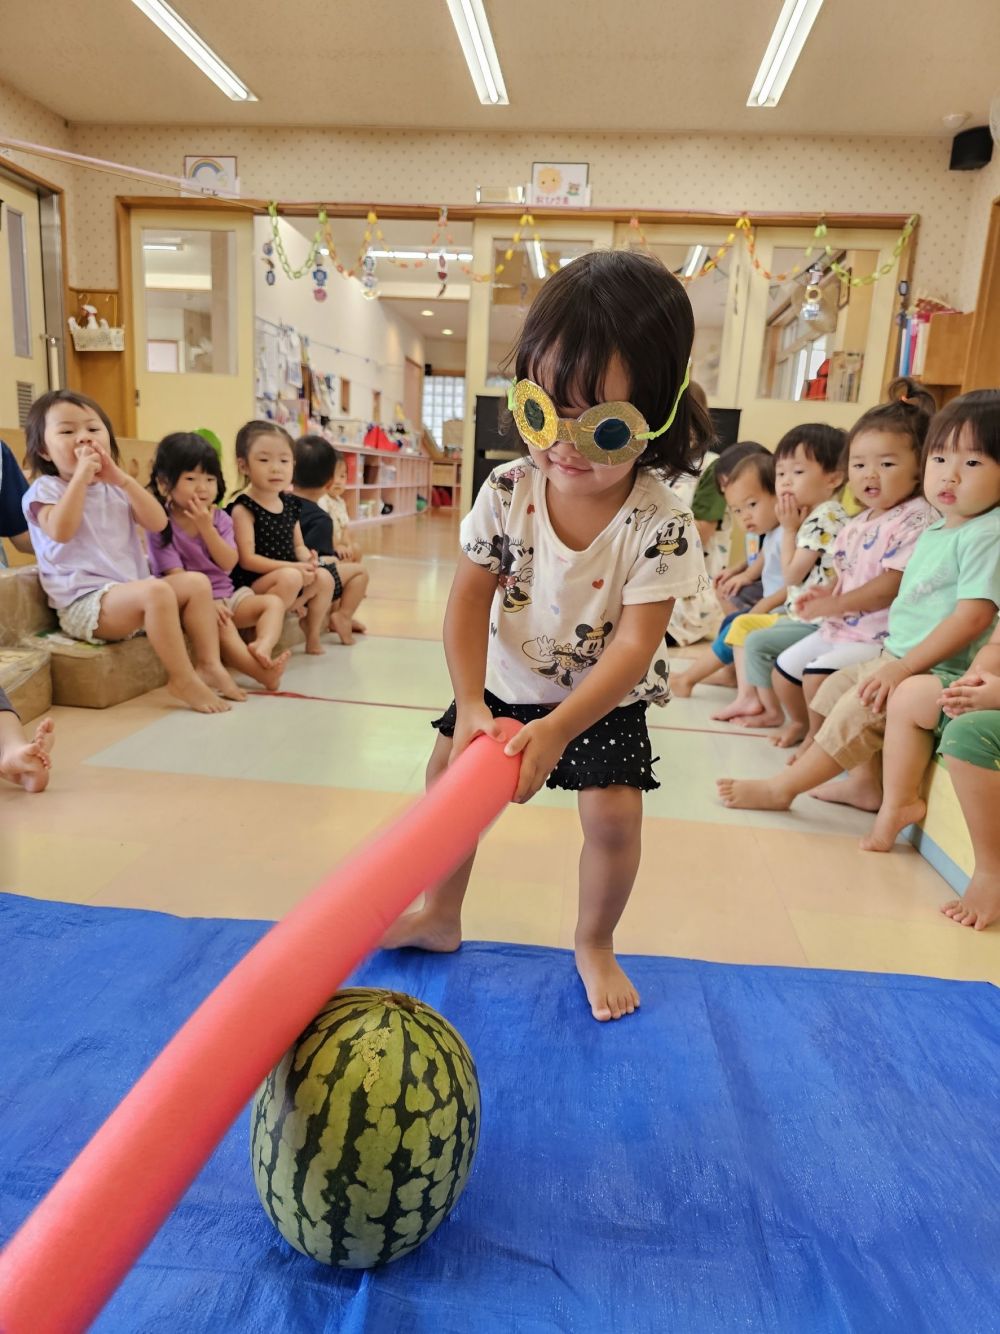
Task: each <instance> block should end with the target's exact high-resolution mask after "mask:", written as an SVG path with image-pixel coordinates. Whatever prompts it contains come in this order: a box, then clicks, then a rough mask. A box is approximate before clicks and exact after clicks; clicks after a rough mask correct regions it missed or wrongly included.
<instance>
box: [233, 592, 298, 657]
mask: <svg viewBox="0 0 1000 1334" xmlns="http://www.w3.org/2000/svg"><path fill="white" fill-rule="evenodd" d="M264 578H265V579H267V580H269V581H270V591H268V592H265V593H257V592H255V593H254V594H253V596H252V597H248V598H244V599H243V600H242V602H240V603H239V604H238V606H237V608H236V610H235V611H234V612H233V624H234V625H235V626H236V628H237V630H248V629H250V628H251V627H253V629H254V630H255V634H254V637H253V639H252V640H251V641H250V643H249V644H248V645H247V646H246V647H247V650H248V651H249V652H250V653H251V654H252V656H253V657H254V658H256V660H257V662H258V663H259V664H260V666H261V667H263V668H264V670H265V671H270V670H271V669H272V668H273V666H274V648H275V645H276V644H277V642H278V640H279V639H280V638H281V631H282V630H283V628H284V625H285V612H286V611H287V610H288V608H289V607H290V606H291V605H292V603H293V602H294V601H295V599H296V598H297V597H298V595H299V594H300V593H301V592H302V575H301V574H300V573H299V571H298V570H293V569H291V568H289V569H287V570H275V571H273V573H272V574H271V575H265V576H264ZM260 582H262V581H261V580H258V583H260ZM285 661H287V659H285ZM257 679H258V680H259V679H260V678H259V677H258V678H257Z"/></svg>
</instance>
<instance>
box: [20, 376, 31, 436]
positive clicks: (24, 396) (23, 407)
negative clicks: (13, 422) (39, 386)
mask: <svg viewBox="0 0 1000 1334" xmlns="http://www.w3.org/2000/svg"><path fill="white" fill-rule="evenodd" d="M34 401H35V386H34V385H33V384H28V382H27V380H18V382H17V424H18V426H20V427H21V428H22V429H23V427H24V426H25V424H26V423H27V420H28V409H29V408H30V407H31V405H32V403H34Z"/></svg>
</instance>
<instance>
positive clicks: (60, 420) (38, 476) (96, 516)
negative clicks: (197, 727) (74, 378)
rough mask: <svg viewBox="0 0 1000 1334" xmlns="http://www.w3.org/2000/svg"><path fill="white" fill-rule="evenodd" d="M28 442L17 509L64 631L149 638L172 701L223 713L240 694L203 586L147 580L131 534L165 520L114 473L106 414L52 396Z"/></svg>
mask: <svg viewBox="0 0 1000 1334" xmlns="http://www.w3.org/2000/svg"><path fill="white" fill-rule="evenodd" d="M25 441H26V451H25V452H26V458H27V462H28V466H29V468H30V470H31V472H32V474H33V476H34V478H35V480H34V481H33V482H32V484H31V486H30V487H29V488H28V490H27V492H26V493H25V496H24V500H23V502H22V506H23V510H24V517H25V518H26V519H27V521H28V531H29V532H30V534H31V544H32V546H33V547H34V549H35V555H36V556H37V558H38V577H39V580H40V582H41V585H42V588H43V589H44V590H45V593H46V596H47V597H48V600H49V605H50V606H51V607H53V608H54V609H55V612H56V615H57V616H58V618H59V625H60V627H61V628H62V630H63V632H64V633H65V634H67V635H70V636H71V637H72V638H73V639H81V640H84V641H87V642H89V643H97V644H101V643H108V642H110V641H113V640H119V639H130V638H131V637H132V636H133V635H136V634H139V633H140V632H141V631H145V633H146V636H147V638H148V639H149V642H150V644H151V645H152V646H153V649H154V650H155V652H156V654H157V656H158V657H159V659H160V661H161V662H162V663H163V666H164V667H165V668H166V671H167V689H168V690H170V691H171V693H172V694H174V695H176V696H177V697H178V699H181V700H183V701H184V703H185V704H188V705H189V706H190V707H191V708H192V709H195V710H197V712H199V713H225V712H227V711H228V709H229V705H228V704H227V703H226V699H240V698H242V697H243V692H242V691H241V690H240V688H239V686H237V684H236V682H235V681H234V680H233V678H232V677H231V676H230V675H229V673H228V672H227V671H226V669H225V667H223V665H222V662H221V661H220V658H219V630H218V621H217V618H216V614H215V608H214V607H213V605H212V590H211V588H210V587H209V584H208V580H207V579H206V578H205V577H204V576H203V575H200V574H185V573H179V574H178V575H177V576H176V577H175V578H174V579H172V580H171V581H170V582H169V583H168V582H167V581H164V580H157V579H153V578H151V577H150V573H149V563H148V561H147V560H146V554H145V552H144V551H143V549H142V543H141V542H140V540H139V534H138V531H137V528H143V529H145V531H146V532H147V533H158V532H160V531H161V530H162V529H163V528H164V526H165V525H166V522H167V516H166V514H164V512H163V507H162V506H161V505H160V504H159V502H158V501H157V500H156V499H155V498H154V497H153V496H151V495H150V494H149V492H148V491H144V490H143V489H142V487H141V486H139V484H138V483H137V482H136V481H134V480H133V478H131V477H129V475H128V473H126V472H124V471H123V470H122V469H121V468H120V467H119V466H118V459H119V454H118V445H117V442H116V441H115V435H114V431H113V430H112V427H111V422H110V421H109V420H108V417H107V414H106V413H105V412H104V410H103V408H101V407H100V406H99V405H98V404H97V403H95V402H94V401H93V399H90V398H86V397H85V396H84V395H83V394H77V393H75V392H73V391H72V390H69V389H56V390H52V391H51V392H50V393H47V394H43V395H42V396H41V398H38V399H36V400H35V402H34V403H33V404H32V405H31V408H30V410H29V412H28V419H27V421H26V422H25ZM182 627H183V629H182ZM184 631H186V632H187V635H188V638H189V639H190V641H191V645H192V648H193V650H194V657H195V664H194V666H192V663H191V659H190V658H189V657H188V651H187V645H186V644H185V642H184ZM219 695H223V696H225V697H226V698H224V699H220V698H219Z"/></svg>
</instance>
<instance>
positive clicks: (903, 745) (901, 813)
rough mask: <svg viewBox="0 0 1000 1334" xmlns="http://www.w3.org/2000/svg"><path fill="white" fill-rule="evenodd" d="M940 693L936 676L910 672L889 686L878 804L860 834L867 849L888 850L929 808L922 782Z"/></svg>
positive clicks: (939, 709) (931, 753)
mask: <svg viewBox="0 0 1000 1334" xmlns="http://www.w3.org/2000/svg"><path fill="white" fill-rule="evenodd" d="M940 698H941V682H940V681H939V680H938V679H937V677H936V676H911V677H910V679H909V680H908V681H904V682H903V683H902V684H901V685H900V686H898V687H897V688H896V690H894V691H893V694H892V698H891V699H890V700H889V708H888V710H887V712H886V726H885V746H884V747H883V750H882V805H881V807H880V809H879V813H878V815H877V816H876V817H875V825H874V827H873V829H872V832H871V833H870V834H869V835H868V837H867V838H863V839H862V840H861V847H862V848H863V850H864V851H865V852H891V851H892V845H893V844H894V843H895V842H896V839H897V837H898V836H899V834H900V832H901V831H902V830H903V829H905V828H906V826H907V825H910V824H918V823H919V822H920V821H921V820H922V819H923V818H924V816H925V815H926V814H927V803H926V802H925V801H924V799H923V798H922V797H921V795H920V787H921V784H922V783H923V779H924V774H925V773H926V771H927V766H928V764H929V763H930V760H931V756H932V755H933V753H934V729H935V727H937V722H938V719H939V718H940V716H941V706H940V704H939V703H938V700H939V699H940Z"/></svg>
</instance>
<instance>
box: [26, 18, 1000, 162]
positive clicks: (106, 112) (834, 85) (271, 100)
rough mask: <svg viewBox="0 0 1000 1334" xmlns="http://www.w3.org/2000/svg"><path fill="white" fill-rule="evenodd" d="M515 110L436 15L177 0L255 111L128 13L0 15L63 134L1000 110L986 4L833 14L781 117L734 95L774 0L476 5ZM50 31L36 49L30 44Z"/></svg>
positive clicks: (926, 116) (598, 124)
mask: <svg viewBox="0 0 1000 1334" xmlns="http://www.w3.org/2000/svg"><path fill="white" fill-rule="evenodd" d="M485 4H486V10H487V13H488V16H489V19H490V22H491V26H492V30H493V34H494V37H495V39H496V45H497V49H498V51H499V55H500V62H501V66H502V68H503V73H504V78H505V81H506V84H507V90H508V93H509V96H510V102H511V105H510V106H509V107H483V106H480V104H479V102H478V100H477V98H476V96H475V93H474V90H473V87H472V83H471V80H470V78H469V75H468V72H467V70H466V66H465V62H464V59H463V57H462V54H461V50H460V48H459V44H458V39H457V37H456V35H455V32H454V29H453V27H452V24H451V21H450V18H449V16H448V11H447V7H446V5H445V0H418V3H417V4H416V5H414V4H413V0H377V2H376V0H337V2H336V3H333V0H296V3H294V4H293V5H281V4H275V3H274V0H176V3H175V7H176V8H177V9H178V11H179V12H180V13H181V14H182V15H183V17H184V18H185V19H186V20H187V21H188V22H189V23H190V24H191V25H192V26H193V27H194V28H195V29H196V31H197V32H199V33H200V34H201V36H202V37H204V38H205V40H206V41H207V42H209V44H210V45H212V46H213V47H214V48H215V49H216V50H217V51H218V53H219V54H220V55H221V56H222V57H223V59H224V60H226V61H227V63H228V64H229V65H230V66H231V67H232V68H233V69H234V70H235V71H236V73H237V74H238V75H239V76H240V77H241V78H242V79H243V80H244V82H245V83H247V84H248V85H249V86H250V88H251V89H252V90H253V91H254V92H255V93H256V94H257V96H258V98H259V99H260V100H259V101H258V102H255V103H248V104H238V103H234V102H231V101H230V100H229V99H228V98H227V97H225V96H224V95H223V94H222V93H221V92H219V90H218V89H216V88H215V86H214V85H213V84H211V83H210V82H209V81H208V80H207V79H206V78H205V77H204V76H203V75H202V74H201V73H199V71H198V70H197V69H196V68H195V67H194V66H193V65H192V64H191V63H190V62H189V61H188V60H187V59H186V58H185V57H184V56H183V55H181V54H180V52H178V51H177V50H176V49H175V48H174V47H173V46H172V45H171V44H170V43H169V42H168V40H167V39H166V38H165V37H164V36H163V35H162V34H161V33H160V32H159V30H158V29H157V28H155V27H154V26H153V24H152V23H150V22H149V20H148V19H146V18H145V17H144V16H143V15H142V13H141V12H140V11H139V10H138V9H136V7H135V6H134V5H133V4H131V3H129V0H100V3H93V2H92V3H82V4H81V3H80V0H39V2H38V3H35V4H24V3H21V4H10V5H5V6H4V14H3V40H2V42H0V80H3V81H4V82H6V83H9V84H11V85H12V86H13V87H15V88H18V89H20V90H21V91H22V92H24V93H27V94H28V95H29V96H31V97H34V98H36V99H37V100H38V101H39V102H41V103H42V104H43V105H45V106H47V107H49V108H51V109H52V110H53V111H56V112H58V113H59V114H60V115H61V116H63V117H65V118H66V119H67V120H69V121H71V122H87V123H92V124H170V125H177V124H219V125H222V124H226V125H240V126H243V125H245V126H253V125H308V126H324V127H336V128H338V129H343V128H346V127H360V126H368V127H385V128H406V129H420V128H436V129H456V130H517V131H529V132H534V133H545V132H553V131H578V132H580V131H588V132H594V131H609V132H622V131H632V132H654V133H671V132H678V131H679V132H685V131H698V130H705V131H714V132H723V133H725V132H741V133H745V132H751V133H754V132H761V133H786V134H789V133H809V134H837V135H849V134H855V135H856V134H875V135H926V134H940V135H942V137H944V136H946V134H947V133H948V132H947V131H945V130H944V128H943V126H942V124H941V117H942V116H944V115H945V114H946V113H949V112H955V111H968V112H970V113H971V114H972V122H971V123H974V124H975V123H983V122H984V120H985V117H986V111H987V107H988V105H989V101H990V98H991V97H992V96H995V95H996V94H998V93H1000V3H997V0H961V2H960V3H959V4H943V3H941V0H881V2H880V3H878V4H874V5H873V4H872V3H871V0H828V3H827V4H826V5H824V7H823V9H822V10H821V11H820V14H819V17H818V19H817V20H816V24H815V27H814V28H813V31H812V34H811V36H810V38H809V41H808V43H807V46H806V49H805V52H804V53H803V56H802V58H801V59H800V61H799V64H798V67H797V69H796V70H795V73H794V74H793V76H792V80H791V82H790V84H789V86H788V89H787V90H786V93H785V95H784V97H783V98H782V101H781V103H780V105H779V106H778V107H776V108H773V109H767V110H753V111H752V110H750V109H749V108H747V107H746V105H745V103H746V98H747V94H748V92H749V89H750V85H751V83H752V81H753V78H754V75H755V73H756V70H757V66H758V64H759V63H760V59H761V57H762V55H763V52H764V49H765V47H766V45H767V41H768V38H769V36H770V32H771V29H772V26H773V24H774V20H775V18H776V16H777V14H778V12H779V10H780V7H781V0H742V3H741V0H699V3H697V4H681V3H679V0H627V3H622V0H618V3H610V2H609V0H485ZM43 32H45V33H46V34H50V35H48V36H46V38H45V40H41V39H40V38H41V34H42V33H43Z"/></svg>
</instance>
